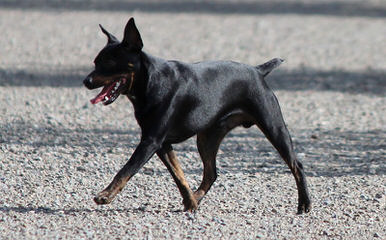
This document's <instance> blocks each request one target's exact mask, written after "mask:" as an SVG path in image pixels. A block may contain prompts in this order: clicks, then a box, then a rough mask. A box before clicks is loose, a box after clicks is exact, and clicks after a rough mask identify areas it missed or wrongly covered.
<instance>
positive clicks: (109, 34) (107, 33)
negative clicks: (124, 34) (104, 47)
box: [99, 24, 119, 44]
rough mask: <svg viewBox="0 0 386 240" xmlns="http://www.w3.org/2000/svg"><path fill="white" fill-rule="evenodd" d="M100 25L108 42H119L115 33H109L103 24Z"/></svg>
mask: <svg viewBox="0 0 386 240" xmlns="http://www.w3.org/2000/svg"><path fill="white" fill-rule="evenodd" d="M99 27H100V28H101V29H102V32H103V33H104V34H105V35H106V36H107V44H111V43H117V42H119V41H118V39H117V38H116V37H114V35H112V34H111V33H109V32H108V31H107V30H106V29H104V28H103V27H102V25H101V24H99Z"/></svg>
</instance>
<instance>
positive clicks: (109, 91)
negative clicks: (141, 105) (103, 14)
mask: <svg viewBox="0 0 386 240" xmlns="http://www.w3.org/2000/svg"><path fill="white" fill-rule="evenodd" d="M99 26H100V28H101V29H102V32H103V33H104V34H106V36H107V44H106V46H105V47H104V48H103V49H102V50H101V51H100V52H99V53H98V55H97V57H96V58H95V60H94V64H95V70H94V71H92V72H91V73H90V74H89V75H88V76H87V77H86V79H85V80H84V81H83V83H84V85H85V86H86V87H87V88H88V89H95V88H100V87H103V89H102V91H101V92H100V93H99V94H98V95H97V96H96V97H95V98H93V99H91V103H92V104H97V103H99V102H103V104H104V105H108V104H111V103H113V102H114V101H115V100H116V99H117V98H118V97H119V95H120V94H129V93H130V90H131V88H132V86H133V82H134V80H135V78H136V74H137V73H138V72H139V69H140V65H141V64H140V53H141V50H142V47H143V43H142V39H141V36H140V34H139V31H138V29H137V27H136V26H135V23H134V19H133V18H130V20H129V21H128V23H127V24H126V27H125V32H124V37H123V40H122V42H119V41H118V40H117V38H116V37H114V36H113V35H112V34H110V33H109V32H107V31H106V30H105V29H104V28H103V27H102V25H99Z"/></svg>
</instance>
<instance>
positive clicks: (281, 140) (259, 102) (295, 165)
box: [249, 89, 311, 214]
mask: <svg viewBox="0 0 386 240" xmlns="http://www.w3.org/2000/svg"><path fill="white" fill-rule="evenodd" d="M249 106H250V107H251V108H250V109H249V110H250V112H249V113H250V114H251V115H253V116H254V117H255V120H256V125H257V126H258V127H259V128H260V129H261V130H262V132H263V133H264V135H265V136H266V137H267V138H268V140H269V141H270V142H271V143H272V145H273V146H274V147H275V148H276V149H277V151H278V152H279V154H280V155H281V157H282V158H283V159H284V161H285V162H286V163H287V165H288V167H289V168H290V170H291V172H292V174H293V176H294V177H295V181H296V185H297V189H298V196H299V199H298V201H299V202H298V214H301V213H304V212H309V211H310V209H311V200H310V196H309V193H308V188H307V182H306V176H305V174H304V171H303V165H302V163H301V162H299V161H298V160H297V158H296V155H295V152H294V150H293V146H292V140H291V137H290V134H289V132H288V129H287V127H286V125H285V123H284V120H283V116H282V113H281V110H280V106H279V103H278V101H277V99H276V97H275V95H274V94H273V92H271V91H270V90H268V89H267V91H266V92H265V94H264V95H260V96H257V97H256V98H255V99H254V100H252V101H251V104H250V105H249ZM252 108H253V109H252Z"/></svg>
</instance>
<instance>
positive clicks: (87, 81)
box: [83, 76, 92, 88]
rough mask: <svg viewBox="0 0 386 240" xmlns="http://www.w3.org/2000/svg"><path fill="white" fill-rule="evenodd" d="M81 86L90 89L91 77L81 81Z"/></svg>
mask: <svg viewBox="0 0 386 240" xmlns="http://www.w3.org/2000/svg"><path fill="white" fill-rule="evenodd" d="M83 84H84V85H85V86H86V87H88V88H90V87H91V85H92V76H87V77H86V78H85V79H84V80H83Z"/></svg>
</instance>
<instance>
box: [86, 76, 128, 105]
mask: <svg viewBox="0 0 386 240" xmlns="http://www.w3.org/2000/svg"><path fill="white" fill-rule="evenodd" d="M126 83H127V79H126V78H124V77H121V78H119V79H118V80H115V81H113V82H112V83H110V84H108V85H106V86H104V87H103V89H102V91H101V92H100V93H99V94H98V95H97V96H96V97H95V98H93V99H91V100H90V102H91V103H92V104H97V103H99V102H103V105H109V104H111V103H113V102H114V101H115V100H117V98H118V97H119V95H120V94H121V92H122V91H123V89H124V88H125V87H126Z"/></svg>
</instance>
